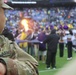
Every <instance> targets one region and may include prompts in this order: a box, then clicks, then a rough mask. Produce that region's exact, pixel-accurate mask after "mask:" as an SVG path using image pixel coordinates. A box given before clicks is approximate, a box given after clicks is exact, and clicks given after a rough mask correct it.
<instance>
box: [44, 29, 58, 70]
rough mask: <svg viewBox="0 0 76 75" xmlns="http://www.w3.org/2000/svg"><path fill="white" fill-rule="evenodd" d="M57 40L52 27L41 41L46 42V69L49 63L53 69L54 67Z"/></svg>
mask: <svg viewBox="0 0 76 75" xmlns="http://www.w3.org/2000/svg"><path fill="white" fill-rule="evenodd" d="M58 41H59V36H58V35H57V34H56V30H55V29H53V30H52V31H51V33H50V35H48V37H47V38H46V39H45V40H44V41H43V43H47V57H46V65H47V69H50V64H51V66H52V68H53V69H55V68H56V65H55V64H56V53H57V45H58Z"/></svg>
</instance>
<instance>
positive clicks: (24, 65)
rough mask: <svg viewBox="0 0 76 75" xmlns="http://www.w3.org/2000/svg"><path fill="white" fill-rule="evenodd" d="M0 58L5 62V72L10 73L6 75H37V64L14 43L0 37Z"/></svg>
mask: <svg viewBox="0 0 76 75" xmlns="http://www.w3.org/2000/svg"><path fill="white" fill-rule="evenodd" d="M0 57H2V59H3V60H4V61H5V62H6V65H7V72H8V73H10V74H8V73H7V75H38V70H37V66H38V62H37V61H36V60H35V59H34V58H33V57H32V56H30V55H29V54H27V53H26V52H24V51H23V50H22V49H21V48H19V46H18V45H17V44H16V43H15V42H12V41H10V40H8V39H7V38H5V37H4V36H2V35H0ZM10 58H12V59H13V60H12V59H10ZM9 69H10V70H9ZM15 71H16V72H15Z"/></svg>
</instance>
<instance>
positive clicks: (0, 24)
mask: <svg viewBox="0 0 76 75" xmlns="http://www.w3.org/2000/svg"><path fill="white" fill-rule="evenodd" d="M5 9H12V8H11V7H10V6H8V5H7V4H5V3H4V0H0V34H1V33H2V31H3V29H4V27H5V23H6V19H5V14H4V10H5Z"/></svg>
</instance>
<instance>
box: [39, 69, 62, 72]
mask: <svg viewBox="0 0 76 75" xmlns="http://www.w3.org/2000/svg"><path fill="white" fill-rule="evenodd" d="M60 69H61V68H59V69H49V70H47V69H46V70H41V71H39V73H41V72H48V71H56V70H60Z"/></svg>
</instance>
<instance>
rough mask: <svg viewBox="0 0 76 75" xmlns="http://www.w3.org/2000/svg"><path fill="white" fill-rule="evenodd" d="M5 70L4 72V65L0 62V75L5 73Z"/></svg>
mask: <svg viewBox="0 0 76 75" xmlns="http://www.w3.org/2000/svg"><path fill="white" fill-rule="evenodd" d="M5 72H6V68H5V66H4V65H3V64H2V63H0V75H5Z"/></svg>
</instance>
